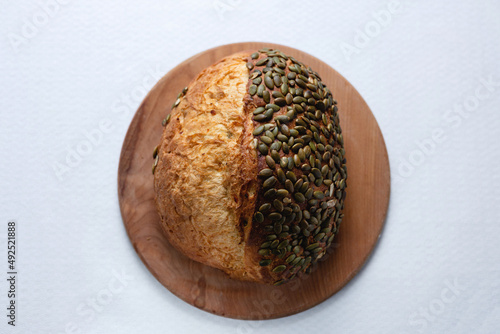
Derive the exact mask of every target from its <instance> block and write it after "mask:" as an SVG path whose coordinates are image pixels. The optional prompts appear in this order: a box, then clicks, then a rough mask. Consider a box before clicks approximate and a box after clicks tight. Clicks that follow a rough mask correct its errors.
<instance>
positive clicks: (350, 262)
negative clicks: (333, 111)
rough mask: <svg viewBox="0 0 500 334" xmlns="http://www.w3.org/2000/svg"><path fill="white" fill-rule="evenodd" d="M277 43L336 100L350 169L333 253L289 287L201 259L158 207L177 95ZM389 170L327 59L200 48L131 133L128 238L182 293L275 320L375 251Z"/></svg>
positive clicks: (124, 204) (124, 160)
mask: <svg viewBox="0 0 500 334" xmlns="http://www.w3.org/2000/svg"><path fill="white" fill-rule="evenodd" d="M262 47H271V48H277V49H280V50H281V51H283V52H284V53H285V54H287V55H292V56H294V57H295V58H297V59H298V60H300V61H302V62H304V63H305V64H307V65H309V66H311V67H312V68H313V69H314V70H315V71H317V72H318V73H319V74H320V75H321V77H322V79H323V82H324V83H326V85H327V86H328V87H329V88H330V90H331V91H332V94H333V97H334V98H335V99H337V101H338V106H339V112H340V125H341V127H342V130H343V134H344V142H345V149H346V158H347V167H348V173H349V179H348V188H347V199H346V202H345V211H344V212H345V218H344V220H343V222H342V226H341V228H340V232H339V234H338V235H337V236H336V238H335V240H334V242H333V244H332V247H331V249H330V250H331V251H330V252H328V253H327V255H325V257H324V258H323V259H322V260H321V262H320V263H319V264H318V265H317V266H316V268H315V270H314V271H313V272H312V273H311V274H310V275H308V276H305V277H304V278H299V279H297V280H295V281H292V282H290V283H288V284H284V285H282V286H266V285H261V284H257V283H248V282H239V281H235V280H231V279H229V278H228V277H227V276H226V275H225V274H224V273H223V272H222V271H219V270H217V269H213V268H211V267H208V266H205V265H203V264H200V263H197V262H194V261H192V260H190V259H189V258H187V257H185V256H184V255H182V254H181V253H179V252H178V251H177V250H176V249H174V248H173V247H172V246H171V245H170V244H169V243H168V241H167V240H166V238H165V237H164V236H163V234H162V231H161V228H160V225H159V217H158V214H157V213H156V209H155V205H154V192H153V175H152V173H151V165H152V163H153V158H152V152H153V148H154V147H155V146H156V145H157V144H158V143H159V142H160V137H161V133H162V131H163V127H162V125H161V122H162V120H163V118H165V116H166V115H167V114H168V113H169V112H170V107H171V106H172V103H173V102H174V101H175V99H176V96H177V93H178V92H180V91H181V90H182V88H183V87H185V86H187V85H188V83H189V82H190V81H191V80H192V79H194V78H195V77H196V76H197V75H198V73H199V72H200V71H201V70H203V69H204V68H206V67H208V66H210V65H212V64H213V63H215V62H216V61H218V60H219V59H221V58H223V57H225V56H227V55H230V54H232V53H234V52H237V51H242V50H256V49H260V48H262ZM389 195H390V170H389V160H388V156H387V150H386V147H385V143H384V138H383V136H382V133H381V132H380V129H379V127H378V124H377V121H376V120H375V118H374V116H373V114H372V113H371V111H370V109H369V108H368V105H367V104H366V103H365V101H364V100H363V98H362V97H361V96H360V95H359V93H358V92H357V91H356V89H354V87H353V86H352V85H351V84H350V83H349V82H348V81H347V80H346V79H345V78H344V77H342V76H341V75H340V74H339V73H337V72H336V71H335V70H334V69H332V68H331V67H330V66H328V65H327V64H326V63H324V62H322V61H321V60H319V59H317V58H315V57H313V56H311V55H309V54H307V53H305V52H302V51H299V50H296V49H293V48H290V47H286V46H282V45H275V44H268V43H257V42H252V43H237V44H229V45H223V46H219V47H216V48H214V49H210V50H207V51H204V52H202V53H199V54H197V55H195V56H193V57H191V58H189V59H187V60H186V61H184V62H183V63H181V64H180V65H178V66H177V67H175V68H174V69H172V70H171V71H170V72H168V73H167V74H166V75H165V76H164V77H163V78H162V79H161V80H160V81H159V82H158V83H157V84H156V85H155V86H154V87H153V89H151V91H150V92H149V94H148V95H147V96H146V98H145V99H144V101H143V102H142V104H141V106H140V107H139V109H138V110H137V112H136V114H135V116H134V118H133V120H132V123H131V124H130V127H129V129H128V132H127V135H126V137H125V140H124V143H123V148H122V152H121V156H120V165H119V168H118V197H119V201H120V209H121V213H122V217H123V222H124V225H125V228H126V230H127V233H128V235H129V238H130V240H131V242H132V244H133V246H134V248H135V250H136V251H137V254H138V255H139V257H140V258H141V260H142V261H143V262H144V264H145V265H146V267H147V268H148V269H149V271H150V272H151V273H152V274H153V275H154V276H155V277H156V278H157V279H158V281H160V282H161V283H162V284H163V285H164V286H165V287H166V288H167V289H169V290H170V291H171V292H172V293H174V294H175V295H176V296H178V297H179V298H181V299H183V300H184V301H186V302H188V303H189V304H191V305H194V306H196V307H198V308H200V309H202V310H205V311H207V312H211V313H214V314H218V315H221V316H225V317H231V318H237V319H272V318H278V317H283V316H287V315H291V314H295V313H298V312H301V311H304V310H306V309H308V308H311V307H313V306H315V305H317V304H319V303H321V302H322V301H324V300H325V299H327V298H329V297H330V296H332V295H333V294H334V293H336V292H337V291H339V290H340V289H341V288H342V287H343V286H344V285H345V284H346V283H347V282H349V280H350V279H352V278H353V277H354V275H356V274H357V273H358V272H359V270H360V269H361V267H362V266H363V264H364V263H365V262H366V260H367V259H368V257H369V255H370V253H371V252H372V251H373V249H374V246H375V244H376V243H377V240H378V238H379V236H380V233H381V231H382V228H383V226H384V221H385V217H386V213H387V208H388V204H389Z"/></svg>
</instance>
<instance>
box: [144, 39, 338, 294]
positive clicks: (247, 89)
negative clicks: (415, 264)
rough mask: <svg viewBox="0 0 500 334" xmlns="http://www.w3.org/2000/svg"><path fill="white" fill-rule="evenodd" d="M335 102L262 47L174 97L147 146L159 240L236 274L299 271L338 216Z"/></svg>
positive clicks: (263, 278)
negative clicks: (157, 136) (156, 138)
mask: <svg viewBox="0 0 500 334" xmlns="http://www.w3.org/2000/svg"><path fill="white" fill-rule="evenodd" d="M336 104H337V101H335V100H334V99H333V97H332V94H331V92H330V90H329V89H328V88H327V87H326V86H325V84H323V83H322V82H321V78H320V76H319V74H318V73H316V72H315V71H313V70H312V69H311V68H310V67H307V66H306V65H305V64H303V63H301V62H300V61H298V60H296V59H295V58H293V57H288V56H286V55H284V54H283V53H282V52H280V51H278V50H273V49H262V50H259V51H256V52H241V53H237V54H234V55H231V56H228V57H226V58H224V59H222V60H220V61H219V62H217V63H216V64H214V65H212V66H210V67H209V68H207V69H205V70H204V71H202V72H201V73H200V74H199V75H198V77H197V78H196V79H195V80H194V81H192V82H191V83H190V84H189V86H188V87H186V88H184V90H183V91H182V92H181V93H180V94H179V96H178V98H177V100H176V101H175V103H174V105H173V107H172V111H171V113H170V114H169V115H168V116H167V117H166V118H165V120H164V121H163V125H164V126H165V128H164V131H163V135H162V138H161V142H160V144H159V145H158V146H157V147H156V148H155V151H154V154H153V155H154V158H155V162H154V164H153V174H154V189H155V193H156V205H157V209H158V212H159V215H160V218H161V226H162V228H163V231H164V233H165V234H166V236H167V238H168V240H169V241H170V243H171V244H172V245H173V246H174V247H176V248H177V249H178V250H179V251H181V252H182V253H183V254H185V255H186V256H188V257H190V258H191V259H193V260H195V261H198V262H201V263H204V264H207V265H209V266H212V267H215V268H219V269H221V270H223V271H224V272H226V273H227V274H229V276H230V277H232V278H235V279H239V280H248V281H255V282H260V283H267V284H276V285H278V284H281V283H283V282H286V281H288V280H290V279H293V278H294V277H296V276H297V275H298V274H300V273H307V272H310V271H311V268H312V266H313V265H314V264H315V263H316V262H317V261H318V259H320V258H321V257H323V256H324V255H325V253H326V251H327V249H328V247H329V246H330V245H331V243H332V240H333V238H334V236H335V234H336V233H337V231H338V229H339V225H340V223H341V221H342V218H343V214H342V209H343V207H344V204H343V203H344V199H345V188H346V178H347V169H346V160H345V158H344V156H345V151H344V147H343V137H342V132H341V129H340V125H339V116H338V110H337V106H336Z"/></svg>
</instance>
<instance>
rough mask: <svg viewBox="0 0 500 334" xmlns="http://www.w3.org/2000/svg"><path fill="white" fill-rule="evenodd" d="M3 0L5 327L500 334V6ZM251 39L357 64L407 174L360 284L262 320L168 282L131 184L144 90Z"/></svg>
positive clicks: (396, 167)
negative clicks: (194, 298)
mask: <svg viewBox="0 0 500 334" xmlns="http://www.w3.org/2000/svg"><path fill="white" fill-rule="evenodd" d="M0 2H1V4H0V8H1V11H0V73H1V74H0V94H1V98H0V148H1V150H0V229H1V230H0V236H1V243H0V247H1V248H0V268H1V270H0V273H3V274H0V310H3V311H0V333H57V334H60V333H72V332H74V333H193V332H200V331H201V330H202V328H203V332H206V333H271V332H273V333H275V332H278V331H279V332H282V333H291V332H294V333H295V332H297V333H303V332H306V331H307V332H316V331H321V332H325V333H498V330H499V329H500V324H499V320H500V285H499V284H500V269H499V262H500V252H499V241H498V239H499V236H498V235H499V233H500V224H499V223H500V221H499V220H500V213H499V212H500V208H499V205H498V204H499V199H500V171H499V167H498V163H499V160H500V159H499V158H500V143H499V127H500V117H499V115H498V113H499V106H500V66H499V54H500V43H499V40H500V20H499V14H500V2H498V1H494V0H491V1H486V0H479V1H473V0H462V1H451V0H450V1H430V0H429V1H414V2H411V1H409V0H400V1H399V4H400V6H399V8H398V10H397V11H396V12H393V13H392V14H391V15H390V17H389V16H388V15H387V10H388V6H389V3H390V1H360V0H356V1H314V2H312V1H307V2H306V1H272V2H271V1H263V0H260V1H241V0H220V1H219V0H217V1H212V0H210V1H182V2H181V1H165V0H161V1H160V0H152V1H143V2H139V1H130V0H127V1H125V0H124V1H96V0H90V1H76V0H72V1H70V0H64V1H63V0H60V5H58V7H57V8H56V7H54V6H51V7H48V8H45V10H46V11H47V12H49V13H50V15H48V14H44V13H45V11H44V9H43V6H42V5H43V4H46V3H52V4H54V3H55V2H54V0H53V1H48V0H43V1H41V2H37V1H15V0H0ZM41 4H42V5H41ZM390 9H392V7H391V8H390ZM381 11H386V12H381ZM384 13H385V15H384ZM376 18H378V19H379V21H380V22H381V23H377V21H376ZM361 34H365V35H366V36H367V37H366V38H364V37H362V35H361ZM242 41H268V42H274V43H279V44H285V45H289V46H291V47H294V48H298V49H301V50H303V51H306V52H308V53H310V54H312V55H314V56H316V57H318V58H320V59H322V60H323V61H325V62H326V63H328V64H329V65H330V66H332V67H333V68H335V69H336V70H338V71H339V72H340V73H341V74H342V75H344V76H345V77H346V78H347V79H348V80H349V81H350V82H351V83H352V84H353V85H354V86H355V87H356V88H357V89H358V91H359V92H360V93H361V95H362V96H363V97H364V99H365V100H366V101H367V103H368V105H369V106H370V107H371V109H372V111H373V113H374V114H375V116H376V118H377V120H378V122H379V125H380V127H381V129H382V132H383V134H384V136H385V140H386V144H387V148H388V151H389V157H390V163H391V169H392V182H393V183H392V194H391V195H392V196H391V202H390V210H389V214H388V218H387V222H386V227H385V229H384V232H383V234H382V237H381V239H380V242H379V244H378V246H377V248H376V249H375V252H374V253H373V256H372V257H371V259H370V260H369V262H368V263H367V264H366V266H365V267H364V268H363V270H362V271H361V272H360V273H359V275H357V276H356V277H355V279H353V280H352V281H351V282H350V283H349V284H348V285H347V286H346V287H345V288H344V289H343V290H342V291H340V292H339V293H337V294H336V295H334V296H333V297H332V298H330V299H328V300H327V301H326V302H324V303H322V304H320V305H318V306H317V307H314V308H312V309H310V310H308V311H305V312H302V313H300V314H297V315H294V316H291V317H287V318H283V319H277V320H270V321H260V322H258V321H257V322H248V321H247V322H245V321H238V320H233V319H226V318H222V317H218V316H214V315H211V314H209V313H206V312H203V311H200V310H198V309H196V308H194V307H192V306H190V305H188V304H186V303H185V302H183V301H182V300H180V299H178V298H177V297H175V296H174V295H172V294H171V293H170V292H169V291H168V290H166V289H165V288H164V287H163V286H161V285H160V284H159V283H158V282H157V281H156V279H155V278H154V277H153V276H152V275H151V274H150V273H149V272H148V271H147V269H146V268H145V267H144V265H143V264H142V263H141V261H140V260H139V258H138V256H137V255H136V253H135V252H134V249H133V248H132V246H131V244H130V242H129V240H128V238H127V235H126V233H125V230H124V228H123V224H122V221H121V216H120V212H119V206H118V199H117V190H116V188H117V185H116V177H117V166H118V159H119V153H120V149H121V145H122V141H123V138H124V136H125V132H126V130H127V128H128V125H129V123H130V120H131V118H132V116H133V114H134V112H135V110H136V108H137V107H138V105H139V103H140V101H141V100H142V98H143V97H144V95H145V94H146V92H147V91H148V90H149V89H150V88H151V87H152V86H153V85H154V83H155V82H156V81H157V80H158V79H159V78H160V77H161V76H162V75H163V74H165V73H166V72H167V71H168V70H170V69H171V68H173V67H174V66H176V65H177V64H179V63H180V62H182V61H183V60H185V59H186V58H188V57H190V56H192V55H194V54H196V53H198V52H201V51H204V50H206V49H208V48H212V47H215V46H218V45H221V44H227V43H234V42H242ZM485 82H486V83H485ZM488 82H489V83H488ZM98 132H99V133H101V134H102V137H99V135H98ZM89 134H93V135H94V138H95V139H94V143H90V142H89V141H88V139H87V136H88V135H89ZM77 150H80V152H84V151H85V152H86V153H85V154H83V155H80V159H78V157H75V154H78V152H77ZM75 152H76V153H75ZM67 159H69V161H68V160H67ZM9 219H15V220H17V222H18V224H19V229H18V235H19V252H18V263H17V264H18V270H19V272H20V275H19V282H18V284H19V286H18V296H19V297H18V319H17V326H16V327H15V328H14V329H13V328H10V326H7V324H6V322H7V318H6V316H5V314H6V310H5V307H6V305H7V296H6V294H7V285H6V280H5V278H4V275H6V274H5V272H6V225H7V221H8V220H9ZM123 275H125V276H124V277H125V278H123ZM117 276H120V277H122V280H124V283H120V281H118V280H117V279H116V277H117ZM110 284H111V286H112V288H113V291H114V292H110V290H109V289H110V288H109V285H110ZM450 286H452V288H450ZM99 298H101V302H102V301H105V302H107V304H106V305H102V304H99V305H97V306H94V309H93V308H92V307H91V306H90V305H91V303H92V300H93V299H97V300H99ZM103 298H104V299H103ZM97 303H100V302H99V301H97Z"/></svg>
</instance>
